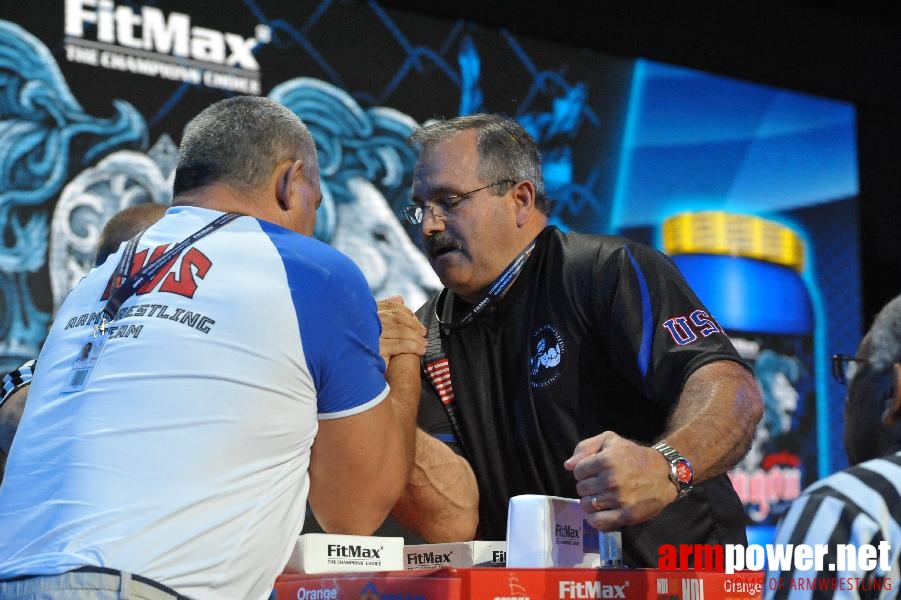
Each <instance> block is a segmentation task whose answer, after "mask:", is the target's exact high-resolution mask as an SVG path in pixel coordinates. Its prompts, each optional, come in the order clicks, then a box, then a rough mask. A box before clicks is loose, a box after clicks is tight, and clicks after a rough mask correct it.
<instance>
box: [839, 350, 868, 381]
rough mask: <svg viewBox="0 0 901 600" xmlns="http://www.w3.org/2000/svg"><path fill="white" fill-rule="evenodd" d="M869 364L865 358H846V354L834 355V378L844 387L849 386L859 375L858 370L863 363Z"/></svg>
mask: <svg viewBox="0 0 901 600" xmlns="http://www.w3.org/2000/svg"><path fill="white" fill-rule="evenodd" d="M865 362H868V361H867V360H866V359H865V358H854V357H853V356H845V355H844V354H833V355H832V376H833V377H834V378H835V380H836V381H837V382H839V383H840V384H842V385H848V382H849V381H851V379H852V378H853V377H854V374H855V373H857V369H858V368H859V367H860V364H861V363H865Z"/></svg>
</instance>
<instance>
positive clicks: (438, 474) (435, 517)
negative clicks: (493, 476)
mask: <svg viewBox="0 0 901 600" xmlns="http://www.w3.org/2000/svg"><path fill="white" fill-rule="evenodd" d="M392 515H394V518H395V519H397V521H398V522H399V523H401V524H402V525H403V526H404V527H407V528H409V529H411V530H413V531H415V532H417V533H418V534H419V535H421V536H422V537H423V538H424V539H425V540H426V541H427V542H430V543H433V544H436V543H441V542H458V541H468V540H471V539H473V537H475V532H476V526H477V525H478V524H479V489H478V486H477V485H476V478H475V475H474V474H473V472H472V468H471V467H470V466H469V463H468V462H467V461H466V459H464V458H463V457H462V456H459V455H458V454H456V453H455V452H454V451H453V450H451V449H450V447H448V446H447V445H446V444H444V443H443V442H440V441H438V440H436V439H435V438H433V437H432V436H430V435H429V434H427V433H426V432H424V431H422V430H421V429H417V430H416V459H415V461H414V463H413V469H412V471H411V472H410V479H409V482H408V483H407V486H406V488H405V489H404V492H403V494H402V495H401V497H400V500H398V502H397V504H396V505H395V506H394V510H392Z"/></svg>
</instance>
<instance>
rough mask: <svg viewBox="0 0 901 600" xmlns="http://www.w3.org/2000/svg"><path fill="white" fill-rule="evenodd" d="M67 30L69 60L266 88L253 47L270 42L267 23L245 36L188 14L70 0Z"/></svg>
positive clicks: (233, 87) (230, 86)
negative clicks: (197, 21)
mask: <svg viewBox="0 0 901 600" xmlns="http://www.w3.org/2000/svg"><path fill="white" fill-rule="evenodd" d="M65 35H66V38H65V42H66V44H65V48H66V59H67V60H68V61H69V62H73V63H79V64H86V65H91V66H96V67H100V68H104V69H110V70H115V71H126V72H129V73H135V74H138V75H146V76H149V77H159V78H162V79H169V80H173V81H184V82H186V83H191V84H194V85H203V86H206V87H209V88H218V89H225V90H230V91H234V92H241V93H248V94H260V93H261V92H262V89H261V86H260V65H259V63H258V62H257V60H256V58H255V57H254V54H253V52H254V49H256V48H257V46H258V45H260V44H267V43H269V42H270V41H271V31H270V29H269V27H268V26H266V25H260V24H258V25H257V26H256V28H255V32H254V36H253V37H249V38H245V37H243V36H242V35H239V34H237V33H230V32H225V31H217V30H215V29H210V28H207V27H201V26H197V25H193V24H192V20H191V15H189V14H187V13H180V12H175V11H173V12H170V13H169V14H166V13H164V12H163V11H162V10H160V9H159V8H156V7H153V6H141V7H140V10H139V12H135V10H134V9H132V8H131V7H130V6H117V5H116V4H115V3H114V2H113V0H66V5H65Z"/></svg>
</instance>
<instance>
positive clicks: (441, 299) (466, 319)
mask: <svg viewBox="0 0 901 600" xmlns="http://www.w3.org/2000/svg"><path fill="white" fill-rule="evenodd" d="M534 249H535V240H532V243H531V244H529V245H528V246H526V248H525V250H523V251H522V252H520V253H519V255H518V256H517V257H516V258H514V259H513V262H511V263H510V264H509V265H507V268H506V269H504V271H503V272H502V273H501V274H500V275H498V277H497V279H495V280H494V283H492V284H491V286H489V288H488V293H487V294H485V297H484V298H482V299H481V300H479V301H478V302H477V303H476V304H475V305H474V306H473V307H472V308H471V309H469V312H467V313H466V314H465V315H463V318H461V319H460V320H459V321H442V320H441V316H440V313H442V312H444V311H443V310H442V307H443V305H444V303H445V302H446V300H447V288H444V289H443V290H441V293H440V294H439V295H438V301H437V302H435V318H436V319H437V320H438V322H439V323H441V326H442V327H446V328H447V329H459V328H461V327H465V326H466V325H469V323H470V322H472V320H473V319H475V318H476V317H477V316H479V314H480V313H482V312H484V311H485V309H487V308H488V307H489V306H491V305H492V304H493V303H494V301H495V300H497V299H498V298H500V297H501V296H503V295H504V293H505V292H506V291H507V289H508V288H509V287H510V286H511V285H512V284H513V282H514V281H515V280H516V276H517V275H519V273H520V272H521V271H522V268H523V267H524V266H525V265H526V261H527V260H528V259H529V255H530V254H532V250H534Z"/></svg>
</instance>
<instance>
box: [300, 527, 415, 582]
mask: <svg viewBox="0 0 901 600" xmlns="http://www.w3.org/2000/svg"><path fill="white" fill-rule="evenodd" d="M403 569H404V538H402V537H376V536H367V535H339V534H334V533H305V534H303V535H301V536H299V537H298V538H297V542H296V543H295V544H294V550H293V551H292V552H291V558H289V559H288V564H287V565H286V566H285V570H284V572H285V573H349V572H368V571H402V570H403Z"/></svg>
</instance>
